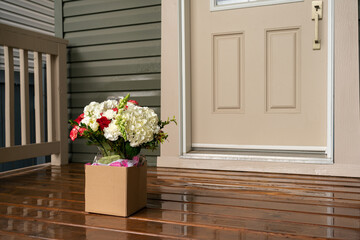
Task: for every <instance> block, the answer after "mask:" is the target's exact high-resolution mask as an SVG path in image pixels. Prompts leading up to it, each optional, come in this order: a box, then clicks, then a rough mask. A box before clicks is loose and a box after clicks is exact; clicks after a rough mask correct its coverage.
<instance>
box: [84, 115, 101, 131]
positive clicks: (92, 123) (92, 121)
mask: <svg viewBox="0 0 360 240" xmlns="http://www.w3.org/2000/svg"><path fill="white" fill-rule="evenodd" d="M80 123H83V124H85V125H86V126H89V127H90V128H91V129H92V130H93V131H94V132H96V131H97V130H98V129H99V123H98V122H97V121H96V118H94V117H84V118H83V120H81V122H80Z"/></svg>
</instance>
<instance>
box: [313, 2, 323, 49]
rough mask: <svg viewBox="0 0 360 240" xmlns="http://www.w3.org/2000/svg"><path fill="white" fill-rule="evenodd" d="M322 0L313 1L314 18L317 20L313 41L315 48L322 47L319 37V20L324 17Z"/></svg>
mask: <svg viewBox="0 0 360 240" xmlns="http://www.w3.org/2000/svg"><path fill="white" fill-rule="evenodd" d="M322 10H323V8H322V1H313V2H312V20H315V37H314V42H313V50H320V49H321V41H320V38H319V20H320V19H322Z"/></svg>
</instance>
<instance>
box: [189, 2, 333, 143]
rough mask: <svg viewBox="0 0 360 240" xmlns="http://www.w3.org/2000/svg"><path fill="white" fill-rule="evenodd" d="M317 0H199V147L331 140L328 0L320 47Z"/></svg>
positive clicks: (194, 70)
mask: <svg viewBox="0 0 360 240" xmlns="http://www.w3.org/2000/svg"><path fill="white" fill-rule="evenodd" d="M311 2H312V1H308V0H305V1H304V2H297V3H288V4H279V5H270V6H261V7H252V8H241V9H234V10H226V11H216V12H210V10H209V0H195V1H194V0H192V1H191V3H190V14H191V15H190V21H191V97H192V99H191V101H192V103H191V107H192V142H193V145H194V146H195V145H197V146H199V145H211V144H216V145H219V146H220V147H221V146H225V147H226V146H227V145H233V146H234V145H235V146H239V148H241V146H242V145H247V146H249V145H250V146H253V145H256V146H259V145H260V146H264V148H266V147H269V146H285V147H290V146H299V148H302V149H306V148H307V146H312V147H322V148H323V147H324V146H326V140H327V139H326V136H327V134H326V133H327V132H326V130H327V124H326V123H327V112H326V110H327V102H326V99H327V95H326V93H327V39H326V36H327V1H323V19H322V20H320V21H319V27H320V33H319V34H320V35H319V36H320V39H321V49H320V50H313V48H312V47H313V39H314V28H315V24H314V21H313V20H312V19H311ZM290 149H291V147H290Z"/></svg>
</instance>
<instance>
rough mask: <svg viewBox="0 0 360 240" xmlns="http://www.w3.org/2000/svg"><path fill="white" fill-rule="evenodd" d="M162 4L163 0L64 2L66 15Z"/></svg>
mask: <svg viewBox="0 0 360 240" xmlns="http://www.w3.org/2000/svg"><path fill="white" fill-rule="evenodd" d="M159 4H161V0H121V1H119V0H101V1H99V0H87V1H69V2H65V3H64V16H65V17H69V16H78V15H85V14H97V13H101V12H108V11H115V10H124V9H129V8H139V7H146V6H153V5H159Z"/></svg>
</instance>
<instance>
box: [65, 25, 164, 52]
mask: <svg viewBox="0 0 360 240" xmlns="http://www.w3.org/2000/svg"><path fill="white" fill-rule="evenodd" d="M160 29H161V24H160V23H152V24H143V25H134V26H127V27H118V28H107V29H97V30H89V31H80V32H71V33H65V36H64V37H65V39H67V40H69V44H70V46H71V47H75V46H87V45H97V44H106V43H120V42H130V41H144V40H153V39H160V35H161V30H160Z"/></svg>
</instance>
